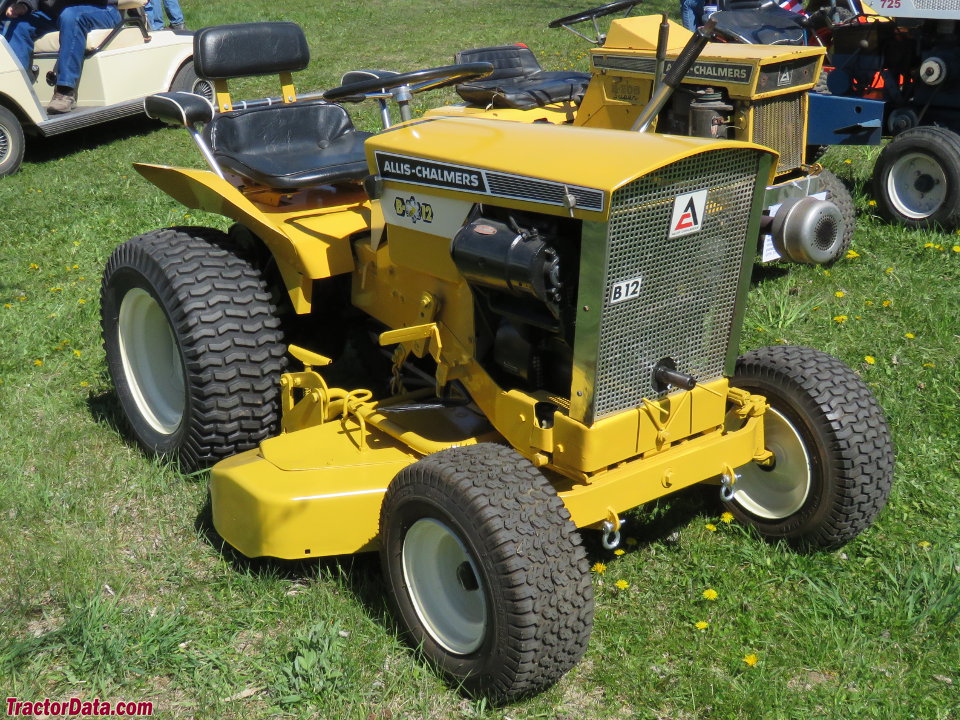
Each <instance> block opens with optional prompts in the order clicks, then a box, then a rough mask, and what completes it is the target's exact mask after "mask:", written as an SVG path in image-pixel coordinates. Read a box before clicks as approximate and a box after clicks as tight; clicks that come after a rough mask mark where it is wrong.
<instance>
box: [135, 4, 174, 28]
mask: <svg viewBox="0 0 960 720" xmlns="http://www.w3.org/2000/svg"><path fill="white" fill-rule="evenodd" d="M161 3H162V4H163V8H162V9H161V7H160V5H161ZM143 9H144V10H145V11H146V13H147V18H148V19H149V21H150V29H151V30H162V29H163V11H164V10H166V11H167V17H168V18H169V19H170V24H171V25H183V11H182V10H181V9H180V3H179V1H178V0H150V2H148V3H147V4H146V6H144V8H143Z"/></svg>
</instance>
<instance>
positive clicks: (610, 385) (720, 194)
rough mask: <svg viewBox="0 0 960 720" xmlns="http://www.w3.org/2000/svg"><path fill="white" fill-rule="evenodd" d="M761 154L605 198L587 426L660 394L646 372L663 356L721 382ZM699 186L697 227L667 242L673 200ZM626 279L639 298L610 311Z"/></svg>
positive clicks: (699, 161) (695, 167) (700, 161)
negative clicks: (603, 258) (703, 195)
mask: <svg viewBox="0 0 960 720" xmlns="http://www.w3.org/2000/svg"><path fill="white" fill-rule="evenodd" d="M762 156H763V154H762V153H760V152H757V151H754V150H713V151H710V152H705V153H702V154H700V155H696V156H694V157H690V158H687V159H684V160H681V161H680V162H678V163H675V164H673V165H670V166H667V167H665V168H662V169H660V170H657V171H655V172H653V173H652V174H650V175H648V176H645V177H643V178H640V179H639V180H636V181H634V182H632V183H630V184H629V185H626V186H624V187H623V188H621V189H619V190H617V191H616V192H614V194H613V197H612V201H611V207H610V221H609V230H608V232H609V236H608V247H607V263H606V268H604V269H603V272H604V283H603V285H602V287H603V288H604V299H603V304H602V308H603V310H602V315H601V318H600V326H599V333H598V346H597V348H598V353H597V364H596V376H595V381H594V387H593V403H592V406H593V407H592V411H593V412H592V413H590V412H589V409H588V412H587V415H588V417H586V418H584V419H585V420H586V421H587V422H592V421H593V420H597V419H600V418H602V417H604V416H607V415H612V414H613V413H616V412H620V411H622V410H626V409H628V408H633V407H637V406H638V405H640V404H641V402H642V400H643V398H645V397H647V398H654V397H657V396H659V395H662V394H663V393H661V392H658V391H657V390H656V389H655V388H654V386H653V380H652V371H653V366H654V365H655V364H656V363H657V362H658V361H660V360H661V359H663V358H665V357H670V358H673V360H674V361H675V362H676V363H677V369H678V370H680V371H681V372H684V373H688V374H690V375H693V376H694V377H696V378H697V379H698V380H700V381H707V380H711V379H715V378H718V377H720V376H722V375H723V372H724V366H725V362H726V358H727V350H728V346H729V342H730V335H731V330H732V329H733V322H734V313H735V310H736V306H737V294H738V285H739V280H740V272H741V266H742V263H743V255H744V248H745V243H755V242H756V238H755V237H750V238H748V237H746V234H747V228H748V225H749V222H750V216H751V210H752V202H753V194H754V189H755V186H756V183H757V173H758V171H759V165H760V159H761V157H762ZM702 189H708V193H707V202H706V212H705V218H704V220H703V226H702V228H701V230H700V231H699V232H694V233H691V234H689V235H684V236H681V237H675V238H669V237H668V233H669V225H670V222H671V219H672V216H673V208H674V200H675V199H676V197H677V196H678V195H682V194H685V193H690V192H694V191H697V190H702ZM586 271H587V272H589V269H587V270H586ZM634 278H641V279H642V281H641V286H640V295H639V297H637V298H636V299H632V300H628V301H625V302H618V303H615V304H611V303H610V296H611V290H612V288H613V286H614V285H615V284H616V283H619V282H623V281H624V280H630V279H634ZM591 415H592V416H591Z"/></svg>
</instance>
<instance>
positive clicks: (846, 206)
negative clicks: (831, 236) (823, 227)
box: [820, 170, 857, 265]
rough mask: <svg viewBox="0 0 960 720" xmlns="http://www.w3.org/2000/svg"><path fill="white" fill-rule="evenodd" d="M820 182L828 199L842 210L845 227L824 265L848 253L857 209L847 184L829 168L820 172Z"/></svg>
mask: <svg viewBox="0 0 960 720" xmlns="http://www.w3.org/2000/svg"><path fill="white" fill-rule="evenodd" d="M820 182H821V183H822V185H823V189H824V190H826V191H827V200H829V201H830V202H832V203H833V204H834V205H836V206H837V208H838V209H839V210H840V215H841V217H842V218H843V228H842V230H841V231H840V242H838V243H837V244H836V245H835V246H834V247H832V248H831V249H830V259H829V260H827V261H825V262H824V263H823V264H824V265H831V264H833V263H835V262H836V261H837V260H839V259H840V258H842V257H844V256H845V255H846V254H847V250H849V249H850V243H851V242H852V241H853V231H854V229H855V228H856V226H857V209H856V208H855V207H854V205H853V198H852V197H851V196H850V191H849V190H847V186H846V185H844V184H843V182H842V181H841V180H840V178H838V177H837V176H836V175H834V174H833V173H832V172H830V171H829V170H822V171H821V172H820Z"/></svg>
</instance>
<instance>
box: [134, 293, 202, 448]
mask: <svg viewBox="0 0 960 720" xmlns="http://www.w3.org/2000/svg"><path fill="white" fill-rule="evenodd" d="M117 332H118V335H119V338H118V339H119V348H120V358H121V361H122V362H123V373H124V376H125V377H126V378H127V381H128V382H127V384H128V385H129V388H130V394H131V395H132V396H133V400H134V402H135V403H136V405H137V409H138V410H139V411H140V414H141V415H142V416H143V419H144V420H146V422H147V423H148V424H149V425H150V427H152V428H153V429H154V430H156V431H157V432H159V433H161V434H164V435H170V434H172V433H174V432H175V431H176V430H177V428H178V427H180V423H181V422H182V421H183V414H184V410H185V409H186V383H185V379H184V378H185V375H186V372H185V370H184V367H183V361H182V360H181V358H180V349H179V347H178V346H177V342H176V339H175V338H174V336H173V329H172V328H171V327H170V322H169V320H167V316H166V314H165V313H164V312H163V308H161V307H160V304H159V303H158V302H157V301H156V300H155V299H154V297H153V296H152V295H151V294H150V293H148V292H147V291H146V290H143V289H141V288H133V289H132V290H130V291H129V292H127V294H126V295H124V297H123V301H122V302H121V303H120V315H119V319H118V323H117Z"/></svg>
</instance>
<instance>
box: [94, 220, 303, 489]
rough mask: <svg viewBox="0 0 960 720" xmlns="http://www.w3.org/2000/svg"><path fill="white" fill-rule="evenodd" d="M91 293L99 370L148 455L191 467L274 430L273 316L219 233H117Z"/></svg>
mask: <svg viewBox="0 0 960 720" xmlns="http://www.w3.org/2000/svg"><path fill="white" fill-rule="evenodd" d="M100 299H101V323H102V329H103V343H104V349H105V351H106V355H107V364H108V368H109V371H110V376H111V378H112V379H113V383H114V386H115V388H116V391H117V396H118V397H119V400H120V405H121V407H122V410H123V414H124V417H125V418H126V420H127V422H128V424H129V426H130V429H131V431H132V433H133V436H134V437H135V439H136V440H137V442H138V443H139V444H140V445H141V446H142V447H143V448H144V449H146V450H147V451H148V452H149V453H151V454H155V455H160V456H170V457H172V458H175V459H177V460H178V461H179V463H180V466H181V468H182V469H183V470H185V471H187V472H191V471H194V470H200V469H203V468H206V467H208V466H210V465H212V464H214V463H215V462H217V461H218V460H221V459H222V458H225V457H228V456H230V455H234V454H236V453H238V452H242V451H244V450H249V449H250V448H252V447H255V446H256V445H257V444H258V443H259V442H260V441H261V440H263V439H265V438H267V437H269V436H270V435H272V434H273V433H274V432H275V431H276V428H277V426H278V424H279V413H280V408H279V395H280V373H281V372H282V371H283V369H284V366H285V364H286V360H285V357H284V353H285V347H284V345H283V336H282V333H281V330H280V322H279V320H278V319H277V318H276V316H275V309H274V306H273V304H272V303H271V298H270V294H269V292H268V290H267V289H266V285H265V283H264V281H263V279H262V277H261V276H260V273H259V271H258V270H257V269H256V268H254V267H253V266H252V265H251V264H250V263H248V262H247V261H246V260H245V259H243V258H241V257H239V256H238V255H236V254H235V252H234V251H233V249H232V248H231V247H230V245H229V242H228V241H227V238H226V236H225V235H224V234H223V233H221V232H219V231H218V230H212V229H208V228H190V229H189V230H188V229H166V230H156V231H153V232H150V233H147V234H145V235H141V236H139V237H136V238H133V239H132V240H129V241H127V242H125V243H124V244H123V245H121V246H120V247H118V248H117V249H116V250H115V251H114V252H113V255H112V256H111V257H110V260H109V261H108V262H107V266H106V269H105V270H104V277H103V283H102V286H101V293H100Z"/></svg>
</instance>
